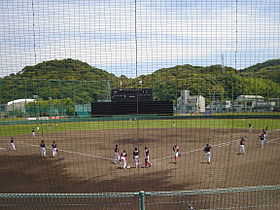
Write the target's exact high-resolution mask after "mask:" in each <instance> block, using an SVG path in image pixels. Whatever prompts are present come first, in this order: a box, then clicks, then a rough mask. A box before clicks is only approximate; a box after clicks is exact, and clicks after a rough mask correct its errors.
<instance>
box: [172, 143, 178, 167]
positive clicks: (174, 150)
mask: <svg viewBox="0 0 280 210" xmlns="http://www.w3.org/2000/svg"><path fill="white" fill-rule="evenodd" d="M177 150H179V147H178V146H177V144H174V146H173V147H172V153H173V156H174V159H175V163H176V162H177V161H176V155H177V156H178V157H179V153H177ZM179 152H180V150H179ZM176 153H177V154H176Z"/></svg>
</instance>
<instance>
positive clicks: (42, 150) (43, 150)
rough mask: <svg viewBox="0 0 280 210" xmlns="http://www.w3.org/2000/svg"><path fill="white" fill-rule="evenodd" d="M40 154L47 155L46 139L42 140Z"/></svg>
mask: <svg viewBox="0 0 280 210" xmlns="http://www.w3.org/2000/svg"><path fill="white" fill-rule="evenodd" d="M40 156H41V157H47V150H46V145H45V143H44V140H42V141H41V144H40Z"/></svg>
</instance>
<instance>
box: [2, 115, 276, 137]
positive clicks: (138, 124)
mask: <svg viewBox="0 0 280 210" xmlns="http://www.w3.org/2000/svg"><path fill="white" fill-rule="evenodd" d="M174 123H175V126H174ZM248 123H251V124H252V125H253V126H254V129H257V130H261V129H263V128H265V127H266V126H268V129H269V130H272V129H279V128H280V120H277V119H177V120H139V121H133V122H130V121H93V122H64V123H42V124H37V125H35V124H21V125H1V126H0V136H14V135H21V134H31V130H32V128H35V130H36V128H37V127H38V126H39V127H40V129H39V130H38V131H37V132H38V133H49V132H65V131H81V130H103V129H133V128H173V127H176V128H227V129H229V128H243V129H247V128H248Z"/></svg>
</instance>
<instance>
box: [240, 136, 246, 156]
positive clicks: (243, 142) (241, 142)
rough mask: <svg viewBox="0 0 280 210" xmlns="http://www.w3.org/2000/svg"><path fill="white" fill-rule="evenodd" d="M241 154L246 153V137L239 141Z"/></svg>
mask: <svg viewBox="0 0 280 210" xmlns="http://www.w3.org/2000/svg"><path fill="white" fill-rule="evenodd" d="M239 154H240V155H242V154H245V139H244V138H241V140H240V142H239Z"/></svg>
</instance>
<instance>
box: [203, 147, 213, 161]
mask: <svg viewBox="0 0 280 210" xmlns="http://www.w3.org/2000/svg"><path fill="white" fill-rule="evenodd" d="M204 153H205V156H206V160H207V164H210V163H211V146H209V144H206V146H205V147H204Z"/></svg>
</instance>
